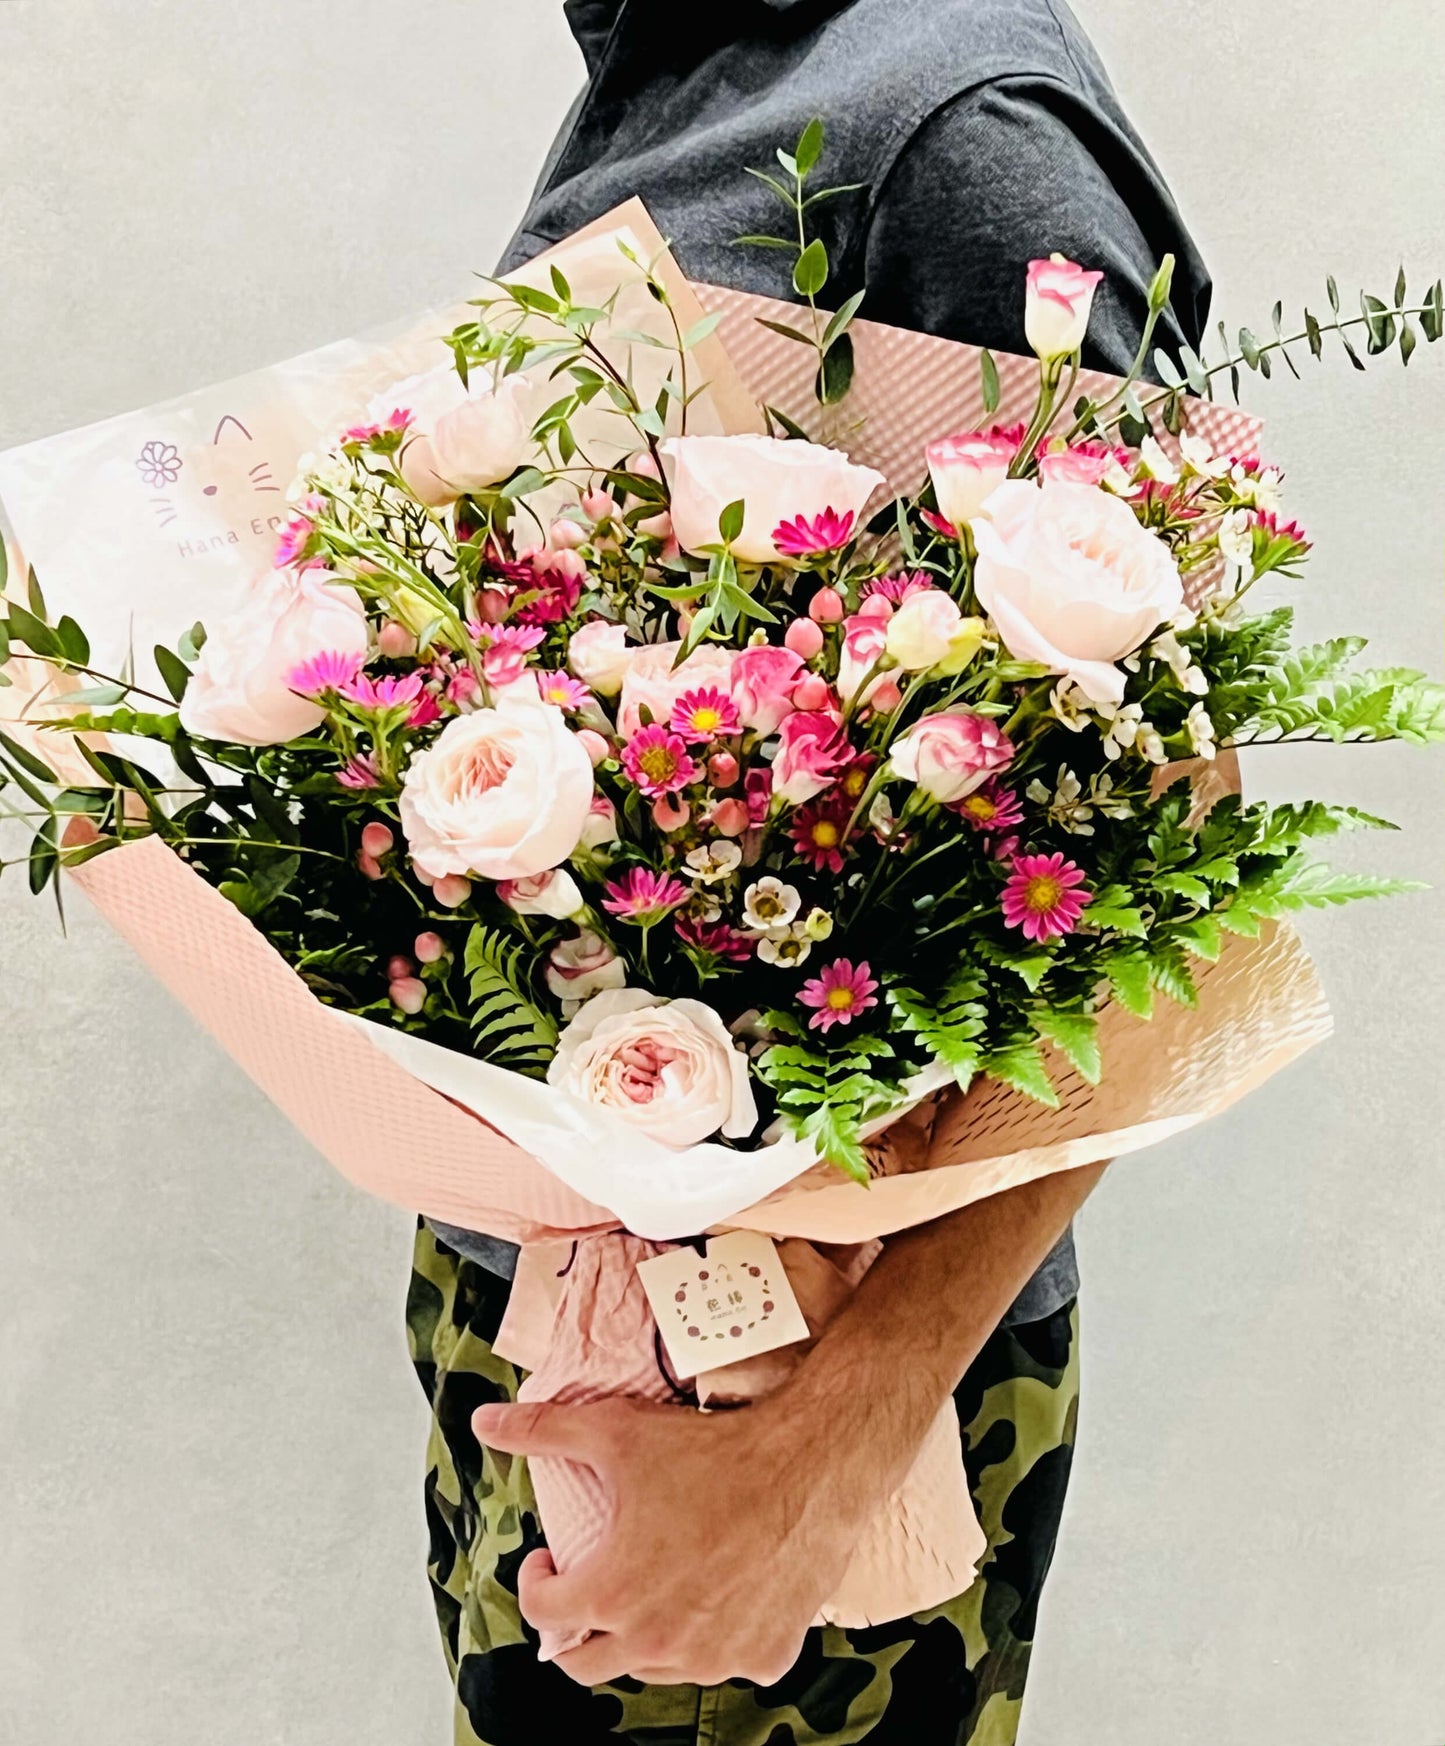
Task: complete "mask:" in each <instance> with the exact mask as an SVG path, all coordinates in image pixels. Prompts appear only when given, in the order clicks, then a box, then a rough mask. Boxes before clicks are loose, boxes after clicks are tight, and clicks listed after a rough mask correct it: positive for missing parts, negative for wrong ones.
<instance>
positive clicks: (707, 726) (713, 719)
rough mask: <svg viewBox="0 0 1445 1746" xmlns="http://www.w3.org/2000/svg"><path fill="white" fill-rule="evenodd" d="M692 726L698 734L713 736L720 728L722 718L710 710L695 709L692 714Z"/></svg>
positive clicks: (716, 712) (713, 710)
mask: <svg viewBox="0 0 1445 1746" xmlns="http://www.w3.org/2000/svg"><path fill="white" fill-rule="evenodd" d="M692 725H693V727H694V728H695V729H696V730H697V732H698V733H700V734H715V733H716V732H717V730H718V729H719V728H720V727H721V726H722V716H721V714H720V713H719V712H718V711H717V710H715V709H712V708H708V707H704V708H702V709H695V710H693V712H692Z"/></svg>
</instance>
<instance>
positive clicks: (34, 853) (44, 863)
mask: <svg viewBox="0 0 1445 1746" xmlns="http://www.w3.org/2000/svg"><path fill="white" fill-rule="evenodd" d="M59 828H60V821H59V820H58V819H56V818H53V817H52V818H48V819H46V821H45V823H44V824H43V825H41V827H40V829H39V830H38V831H37V832H36V833H35V839H34V841H33V842H32V843H31V845H30V889H31V892H32V893H33V894H34V895H35V896H36V897H38V896H39V895H40V893H41V892H42V891H44V889H45V887H46V886H47V885H48V884H49V883H50V881H51V880H52V879H53V878H54V877H55V872H56V869H57V868H58V867H59V865H60V850H59V848H58V847H57V844H56V832H57V831H58V830H59Z"/></svg>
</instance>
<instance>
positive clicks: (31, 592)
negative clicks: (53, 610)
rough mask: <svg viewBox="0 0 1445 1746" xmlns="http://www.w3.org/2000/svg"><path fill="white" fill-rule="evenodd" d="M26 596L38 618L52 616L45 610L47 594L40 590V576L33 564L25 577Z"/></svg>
mask: <svg viewBox="0 0 1445 1746" xmlns="http://www.w3.org/2000/svg"><path fill="white" fill-rule="evenodd" d="M25 597H26V599H27V600H29V602H30V610H31V611H32V612H33V613H34V614H35V616H36V617H37V618H38V619H46V618H48V617H49V616H50V615H49V613H48V612H47V611H46V610H45V596H44V595H43V594H42V593H41V592H40V578H39V577H38V576H37V575H36V574H35V566H34V565H33V564H32V565H31V566H30V572H29V574H28V575H27V576H26V578H25Z"/></svg>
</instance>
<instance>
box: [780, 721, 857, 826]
mask: <svg viewBox="0 0 1445 1746" xmlns="http://www.w3.org/2000/svg"><path fill="white" fill-rule="evenodd" d="M852 757H853V749H852V747H851V746H850V745H849V743H848V736H847V734H845V733H844V731H843V724H842V722H841V720H840V719H839V718H838V717H837V716H836V715H833V714H831V713H830V712H828V711H826V710H800V711H798V712H797V713H796V714H794V715H790V716H788V717H787V719H786V720H785V721H784V722H783V724H782V726H781V727H780V728H779V730H778V749H777V751H776V752H775V753H774V755H773V793H774V794H775V795H777V796H778V798H779V799H781V800H785V801H787V802H788V804H789V805H790V806H801V805H802V804H803V802H804V801H805V800H811V799H812V798H813V796H814V795H815V794H821V793H822V792H823V790H824V789H825V788H827V787H829V786H830V785H831V784H832V782H833V781H834V780H835V778H836V777H837V776H838V773H839V772H840V771H841V770H842V769H843V768H844V766H845V765H847V764H848V763H849V762H850V761H851V760H852Z"/></svg>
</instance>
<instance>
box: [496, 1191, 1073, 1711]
mask: <svg viewBox="0 0 1445 1746" xmlns="http://www.w3.org/2000/svg"><path fill="white" fill-rule="evenodd" d="M1103 1169H1104V1166H1103V1165H1102V1164H1098V1165H1089V1166H1086V1167H1084V1168H1081V1169H1078V1170H1070V1171H1066V1172H1063V1173H1061V1174H1059V1175H1054V1176H1046V1177H1043V1178H1041V1179H1040V1180H1039V1181H1037V1182H1031V1183H1026V1184H1024V1185H1023V1186H1021V1187H1019V1188H1014V1189H1010V1190H1008V1191H1006V1192H1004V1193H1001V1194H996V1195H993V1196H991V1197H990V1198H988V1199H987V1200H982V1201H979V1202H977V1203H976V1204H975V1205H973V1206H968V1207H964V1208H963V1209H962V1210H961V1211H959V1212H956V1213H950V1214H948V1215H947V1216H946V1217H944V1218H940V1219H935V1220H934V1221H933V1222H932V1223H931V1224H928V1225H920V1226H917V1227H915V1228H914V1229H913V1230H909V1231H904V1232H903V1233H901V1234H900V1235H899V1236H896V1237H891V1238H890V1239H889V1240H888V1242H887V1243H886V1244H885V1246H884V1250H883V1253H882V1255H881V1256H880V1257H879V1258H878V1260H877V1261H875V1262H874V1264H873V1266H872V1267H871V1268H870V1269H869V1270H868V1272H867V1274H866V1275H865V1276H864V1278H863V1281H862V1283H861V1284H860V1285H859V1287H858V1289H857V1291H856V1292H855V1293H854V1294H853V1297H852V1298H851V1299H850V1301H849V1302H848V1304H847V1305H846V1306H845V1307H844V1308H843V1309H842V1310H841V1311H840V1312H839V1314H838V1315H837V1316H836V1317H835V1318H834V1320H833V1321H831V1322H830V1323H829V1324H828V1326H827V1327H826V1328H824V1330H823V1332H822V1333H821V1335H820V1336H819V1337H818V1339H817V1341H816V1342H815V1343H814V1345H813V1346H812V1348H811V1350H810V1351H809V1352H808V1354H807V1356H806V1357H805V1358H804V1360H803V1362H802V1363H801V1364H800V1365H799V1366H798V1368H797V1370H796V1371H795V1372H794V1373H793V1375H792V1376H791V1377H790V1378H789V1380H788V1381H787V1382H786V1383H784V1384H783V1386H782V1387H781V1388H780V1389H779V1390H778V1391H777V1392H776V1393H775V1394H771V1395H769V1396H767V1398H766V1399H764V1400H760V1401H756V1402H754V1404H753V1405H751V1406H747V1407H742V1408H739V1409H738V1410H736V1411H731V1412H718V1413H699V1412H697V1411H695V1410H694V1409H693V1408H691V1407H672V1406H652V1405H649V1404H642V1403H639V1402H635V1401H623V1400H610V1401H599V1402H596V1403H595V1404H592V1405H588V1406H558V1405H527V1406H512V1407H491V1406H489V1407H481V1408H479V1409H478V1411H477V1412H476V1413H475V1414H474V1415H473V1418H472V1427H473V1429H474V1430H475V1432H476V1434H477V1437H478V1438H479V1439H480V1440H481V1441H482V1442H483V1443H486V1444H488V1445H489V1446H490V1447H492V1448H494V1449H503V1450H508V1451H511V1452H512V1453H514V1454H519V1455H557V1456H562V1457H564V1458H565V1459H567V1460H569V1461H576V1462H579V1463H581V1464H582V1465H583V1466H585V1467H590V1468H592V1469H593V1471H594V1472H595V1473H596V1474H597V1475H598V1477H599V1478H600V1479H601V1481H602V1483H603V1485H604V1486H605V1487H606V1489H607V1492H608V1495H609V1502H610V1507H611V1515H610V1519H609V1523H608V1527H607V1529H606V1531H605V1532H604V1534H603V1537H602V1539H601V1541H600V1542H599V1544H598V1545H597V1547H596V1548H595V1550H594V1551H593V1552H592V1553H591V1554H590V1555H589V1556H588V1557H587V1558H586V1559H584V1560H583V1561H582V1562H581V1563H580V1564H578V1565H577V1566H575V1568H573V1569H571V1570H568V1571H566V1572H565V1573H563V1574H559V1573H558V1572H557V1571H556V1570H555V1568H554V1567H553V1564H552V1560H551V1556H550V1554H549V1553H547V1552H534V1553H533V1554H532V1555H531V1557H529V1558H528V1559H527V1560H526V1561H525V1563H523V1565H522V1567H521V1570H520V1572H519V1576H518V1599H519V1601H520V1603H521V1608H522V1612H523V1613H524V1615H525V1616H526V1617H527V1618H528V1619H529V1620H530V1621H531V1622H532V1624H533V1625H535V1626H537V1627H538V1628H539V1629H545V1630H552V1631H557V1632H559V1633H561V1634H563V1635H567V1636H576V1635H577V1634H578V1633H580V1632H582V1631H591V1632H593V1633H595V1634H594V1635H593V1636H592V1637H590V1638H589V1639H588V1640H587V1641H586V1642H585V1643H582V1644H580V1645H579V1646H578V1647H577V1648H575V1649H571V1650H567V1651H566V1652H564V1653H563V1654H561V1655H559V1656H558V1657H557V1665H558V1666H559V1667H561V1668H562V1669H563V1671H564V1672H566V1673H568V1674H570V1675H571V1676H572V1678H573V1679H575V1680H577V1681H578V1682H579V1683H580V1684H582V1685H598V1684H601V1683H603V1682H604V1681H606V1680H610V1679H616V1678H618V1677H619V1676H620V1675H623V1674H631V1675H632V1676H633V1677H634V1678H637V1679H641V1680H646V1681H649V1682H651V1683H653V1684H657V1685H678V1684H697V1685H716V1684H718V1683H719V1682H721V1681H722V1680H724V1679H739V1678H741V1679H751V1680H752V1681H754V1682H755V1683H756V1684H760V1685H770V1684H772V1683H774V1682H775V1681H776V1680H778V1679H780V1678H781V1677H782V1676H783V1674H784V1673H786V1672H787V1670H788V1668H789V1667H791V1666H792V1664H793V1662H794V1661H795V1660H796V1658H797V1655H798V1651H799V1648H800V1647H801V1645H802V1641H803V1634H804V1632H805V1631H806V1630H807V1628H808V1626H809V1624H810V1623H811V1622H812V1620H813V1619H814V1618H815V1617H816V1616H817V1613H818V1609H819V1607H820V1606H821V1604H822V1603H823V1601H825V1600H826V1599H827V1597H828V1595H829V1594H830V1593H831V1592H832V1591H833V1589H834V1588H836V1586H837V1584H838V1581H839V1579H840V1577H841V1576H842V1574H843V1571H844V1570H845V1568H846V1567H847V1563H848V1557H849V1554H850V1552H851V1550H852V1548H853V1546H854V1545H855V1544H856V1542H857V1539H858V1536H859V1534H860V1532H861V1530H862V1527H863V1525H864V1523H866V1522H867V1521H868V1520H869V1518H870V1517H871V1516H872V1515H873V1514H874V1513H875V1512H876V1511H878V1510H880V1509H883V1508H885V1507H887V1504H888V1500H889V1499H890V1498H891V1497H892V1496H893V1495H894V1493H895V1492H896V1490H897V1488H898V1486H899V1485H900V1484H901V1483H902V1481H903V1479H904V1478H905V1477H906V1476H907V1473H908V1470H909V1468H910V1467H911V1466H912V1465H913V1461H914V1458H915V1457H916V1455H917V1453H918V1451H919V1449H920V1448H921V1447H922V1444H923V1439H924V1437H925V1436H926V1435H927V1433H928V1428H929V1426H930V1425H931V1424H932V1422H933V1419H934V1417H935V1416H936V1414H937V1412H938V1409H939V1408H940V1407H941V1406H942V1405H943V1403H944V1401H946V1400H947V1399H948V1397H949V1395H950V1394H951V1393H952V1391H953V1389H954V1388H955V1387H956V1386H957V1384H958V1382H959V1379H960V1378H961V1377H962V1376H963V1373H964V1371H965V1370H967V1369H968V1367H969V1365H970V1364H971V1363H972V1362H973V1360H974V1358H975V1357H976V1356H977V1355H978V1353H979V1351H980V1350H981V1349H982V1347H983V1343H984V1341H985V1340H987V1339H988V1337H989V1335H990V1334H991V1333H992V1332H993V1330H994V1329H995V1328H996V1327H997V1326H998V1324H999V1322H1000V1321H1001V1320H1002V1319H1003V1316H1004V1314H1005V1312H1006V1311H1007V1309H1008V1307H1009V1305H1010V1304H1011V1303H1012V1302H1013V1300H1014V1298H1015V1297H1016V1296H1017V1295H1018V1293H1019V1291H1020V1290H1021V1289H1022V1288H1023V1285H1024V1283H1025V1281H1026V1280H1027V1279H1028V1278H1029V1276H1030V1275H1031V1274H1032V1273H1033V1272H1034V1270H1035V1268H1036V1267H1037V1266H1038V1264H1039V1262H1040V1261H1042V1260H1043V1258H1044V1256H1045V1255H1047V1254H1048V1252H1049V1250H1050V1249H1051V1248H1052V1247H1053V1246H1054V1244H1055V1242H1057V1240H1058V1238H1059V1236H1060V1235H1061V1234H1062V1232H1063V1231H1064V1229H1065V1228H1066V1227H1067V1225H1068V1223H1069V1220H1070V1219H1071V1218H1072V1217H1073V1215H1074V1213H1075V1212H1076V1211H1077V1210H1078V1208H1079V1207H1080V1206H1081V1205H1082V1204H1083V1202H1084V1200H1085V1199H1086V1198H1087V1196H1088V1194H1089V1191H1090V1190H1091V1189H1092V1188H1093V1186H1094V1184H1095V1183H1096V1182H1097V1181H1098V1179H1099V1177H1100V1175H1101V1174H1102V1173H1103Z"/></svg>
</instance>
